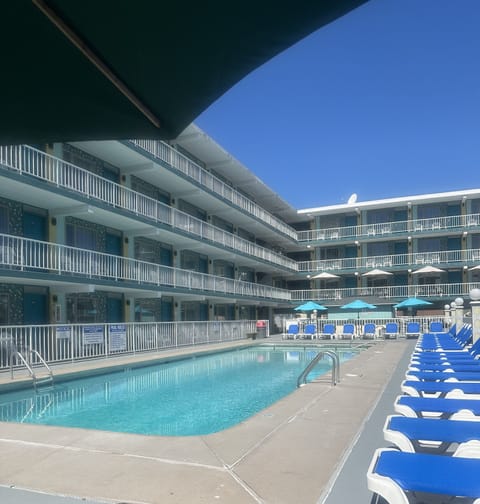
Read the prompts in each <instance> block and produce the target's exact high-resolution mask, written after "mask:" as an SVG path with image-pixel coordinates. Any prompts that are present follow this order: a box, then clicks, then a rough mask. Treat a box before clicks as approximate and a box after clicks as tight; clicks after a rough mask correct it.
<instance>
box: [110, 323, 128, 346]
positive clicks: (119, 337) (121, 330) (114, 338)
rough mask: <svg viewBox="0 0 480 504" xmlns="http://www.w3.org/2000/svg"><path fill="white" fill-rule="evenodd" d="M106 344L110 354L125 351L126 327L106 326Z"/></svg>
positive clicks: (123, 325) (117, 325)
mask: <svg viewBox="0 0 480 504" xmlns="http://www.w3.org/2000/svg"><path fill="white" fill-rule="evenodd" d="M108 342H109V348H110V352H121V351H122V350H126V349H127V326H126V325H125V324H111V325H109V326H108Z"/></svg>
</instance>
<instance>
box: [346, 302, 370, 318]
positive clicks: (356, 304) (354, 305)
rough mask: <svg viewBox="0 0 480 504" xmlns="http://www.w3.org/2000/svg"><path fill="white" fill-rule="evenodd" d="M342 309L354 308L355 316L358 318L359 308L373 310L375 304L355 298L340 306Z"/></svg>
mask: <svg viewBox="0 0 480 504" xmlns="http://www.w3.org/2000/svg"><path fill="white" fill-rule="evenodd" d="M340 308H341V309H342V310H354V311H356V312H357V318H360V311H361V310H374V309H375V308H376V306H375V305H373V304H371V303H367V302H366V301H363V299H355V301H351V302H350V303H347V304H346V305H343V306H341V307H340Z"/></svg>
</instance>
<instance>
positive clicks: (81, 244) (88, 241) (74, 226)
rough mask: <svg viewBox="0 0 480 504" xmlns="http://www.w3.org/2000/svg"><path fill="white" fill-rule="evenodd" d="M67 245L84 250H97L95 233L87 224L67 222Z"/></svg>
mask: <svg viewBox="0 0 480 504" xmlns="http://www.w3.org/2000/svg"><path fill="white" fill-rule="evenodd" d="M66 231H67V245H70V246H71V247H78V248H82V249H86V250H98V240H97V233H96V232H95V229H93V227H92V226H90V225H89V224H88V223H87V222H85V223H83V222H81V221H78V222H67V225H66Z"/></svg>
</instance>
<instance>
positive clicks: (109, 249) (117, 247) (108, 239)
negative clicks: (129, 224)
mask: <svg viewBox="0 0 480 504" xmlns="http://www.w3.org/2000/svg"><path fill="white" fill-rule="evenodd" d="M105 252H106V253H107V254H112V255H118V256H119V255H122V237H121V236H120V235H117V234H113V233H106V236H105Z"/></svg>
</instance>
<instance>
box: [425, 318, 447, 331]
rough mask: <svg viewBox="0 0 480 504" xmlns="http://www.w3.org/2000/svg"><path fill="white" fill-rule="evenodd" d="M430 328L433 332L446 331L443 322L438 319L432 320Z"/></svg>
mask: <svg viewBox="0 0 480 504" xmlns="http://www.w3.org/2000/svg"><path fill="white" fill-rule="evenodd" d="M428 330H429V332H431V333H444V332H445V328H444V327H443V323H442V322H438V321H435V322H430V326H429V328H428Z"/></svg>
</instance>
